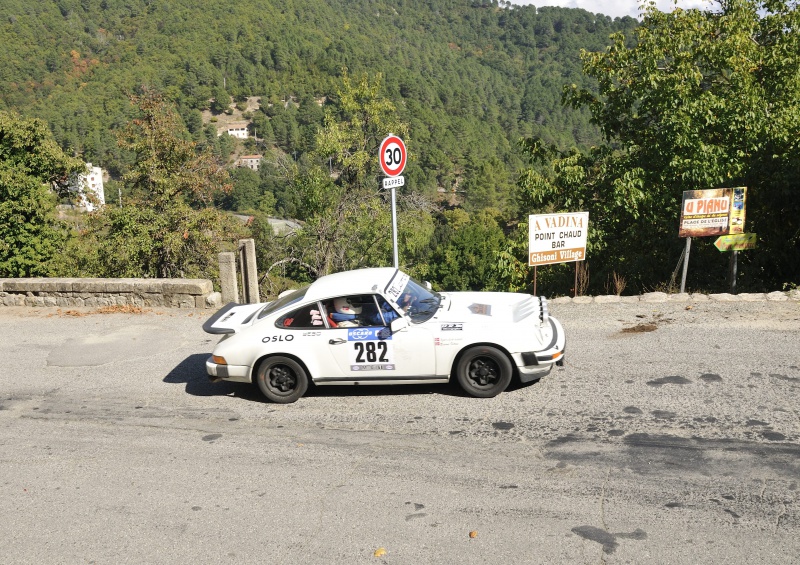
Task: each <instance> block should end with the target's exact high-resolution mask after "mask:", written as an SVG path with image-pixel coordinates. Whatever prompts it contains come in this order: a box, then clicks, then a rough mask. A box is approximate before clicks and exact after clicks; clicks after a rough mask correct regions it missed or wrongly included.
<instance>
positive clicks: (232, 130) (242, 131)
mask: <svg viewBox="0 0 800 565" xmlns="http://www.w3.org/2000/svg"><path fill="white" fill-rule="evenodd" d="M223 133H227V134H228V135H230V136H231V137H236V138H238V139H247V137H248V134H247V122H235V123H230V124H228V125H226V126H224V127H222V128H217V135H222V134H223Z"/></svg>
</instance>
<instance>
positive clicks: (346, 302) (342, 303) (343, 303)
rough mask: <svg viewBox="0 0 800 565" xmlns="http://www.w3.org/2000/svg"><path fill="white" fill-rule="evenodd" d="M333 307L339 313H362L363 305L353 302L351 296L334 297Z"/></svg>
mask: <svg viewBox="0 0 800 565" xmlns="http://www.w3.org/2000/svg"><path fill="white" fill-rule="evenodd" d="M333 307H334V308H336V311H337V312H339V314H354V315H358V314H361V305H360V304H359V305H358V306H356V305H355V304H353V302H352V299H351V298H334V299H333Z"/></svg>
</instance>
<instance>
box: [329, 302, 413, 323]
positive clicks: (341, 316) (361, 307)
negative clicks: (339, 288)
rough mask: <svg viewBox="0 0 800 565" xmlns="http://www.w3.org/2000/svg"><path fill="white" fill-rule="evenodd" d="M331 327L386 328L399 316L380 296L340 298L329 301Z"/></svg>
mask: <svg viewBox="0 0 800 565" xmlns="http://www.w3.org/2000/svg"><path fill="white" fill-rule="evenodd" d="M330 302H331V304H330V307H329V309H328V310H329V315H330V322H331V326H332V327H339V328H347V327H357V326H361V327H363V326H388V325H389V323H390V322H391V321H392V320H394V319H395V318H397V317H399V314H398V313H397V312H396V311H395V310H394V309H393V308H392V307H391V305H390V304H389V303H388V302H387V301H386V299H384V298H383V297H382V296H380V295H376V294H359V295H350V296H341V297H339V298H334V299H333V300H331V301H330Z"/></svg>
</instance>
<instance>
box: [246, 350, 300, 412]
mask: <svg viewBox="0 0 800 565" xmlns="http://www.w3.org/2000/svg"><path fill="white" fill-rule="evenodd" d="M256 380H257V382H258V388H260V389H261V392H262V393H264V396H266V397H267V398H269V399H270V400H271V401H272V402H277V403H278V404H289V403H290V402H295V401H296V400H297V399H298V398H300V397H301V396H303V395H304V394H305V393H306V390H308V375H306V372H305V370H304V369H303V367H302V366H301V365H300V364H299V363H298V362H297V361H295V360H294V359H289V358H288V357H269V358H268V359H265V360H264V361H263V362H262V363H261V365H259V367H258V373H256Z"/></svg>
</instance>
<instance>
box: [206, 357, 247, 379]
mask: <svg viewBox="0 0 800 565" xmlns="http://www.w3.org/2000/svg"><path fill="white" fill-rule="evenodd" d="M206 373H208V378H209V380H210V381H212V382H217V381H231V382H235V383H249V382H251V381H250V367H248V366H247V365H220V364H219V363H214V361H213V358H212V357H209V358H208V359H206Z"/></svg>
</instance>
